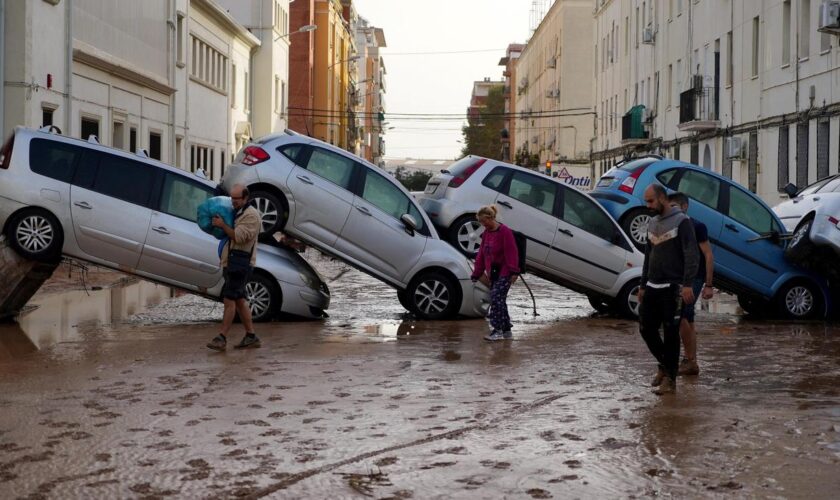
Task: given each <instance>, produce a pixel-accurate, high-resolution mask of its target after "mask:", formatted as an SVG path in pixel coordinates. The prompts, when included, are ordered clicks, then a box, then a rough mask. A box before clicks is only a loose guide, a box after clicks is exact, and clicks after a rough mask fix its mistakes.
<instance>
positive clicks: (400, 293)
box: [397, 290, 412, 312]
mask: <svg viewBox="0 0 840 500" xmlns="http://www.w3.org/2000/svg"><path fill="white" fill-rule="evenodd" d="M397 300H399V301H400V305H401V306H403V307H404V308H405V310H406V311H408V312H412V309H411V303H410V302H409V301H408V292H407V291H405V290H397Z"/></svg>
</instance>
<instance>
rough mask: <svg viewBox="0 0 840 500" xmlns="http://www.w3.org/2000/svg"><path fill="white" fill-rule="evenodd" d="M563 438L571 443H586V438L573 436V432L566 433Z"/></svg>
mask: <svg viewBox="0 0 840 500" xmlns="http://www.w3.org/2000/svg"><path fill="white" fill-rule="evenodd" d="M562 436H563V437H564V438H566V439H568V440H569V441H586V439H585V438H582V437H580V436H578V435H577V434H572V433H571V432H564V433H563V434H562Z"/></svg>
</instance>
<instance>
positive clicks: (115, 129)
mask: <svg viewBox="0 0 840 500" xmlns="http://www.w3.org/2000/svg"><path fill="white" fill-rule="evenodd" d="M111 146H113V147H115V148H117V149H125V124H124V123H123V122H114V123H113V126H112V128H111Z"/></svg>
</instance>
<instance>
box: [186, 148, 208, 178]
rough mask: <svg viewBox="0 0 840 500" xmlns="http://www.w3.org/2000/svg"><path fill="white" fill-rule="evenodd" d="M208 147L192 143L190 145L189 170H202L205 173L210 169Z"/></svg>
mask: <svg viewBox="0 0 840 500" xmlns="http://www.w3.org/2000/svg"><path fill="white" fill-rule="evenodd" d="M210 153H211V151H210V148H209V147H207V146H200V145H198V144H193V145H191V146H190V171H191V172H196V171H198V170H203V171H204V172H205V173H207V172H209V169H210Z"/></svg>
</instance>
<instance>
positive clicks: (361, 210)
mask: <svg viewBox="0 0 840 500" xmlns="http://www.w3.org/2000/svg"><path fill="white" fill-rule="evenodd" d="M356 210H358V211H359V212H362V213H363V214H365V215H372V214H371V213H370V210H368V209H367V208H365V207H356Z"/></svg>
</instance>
